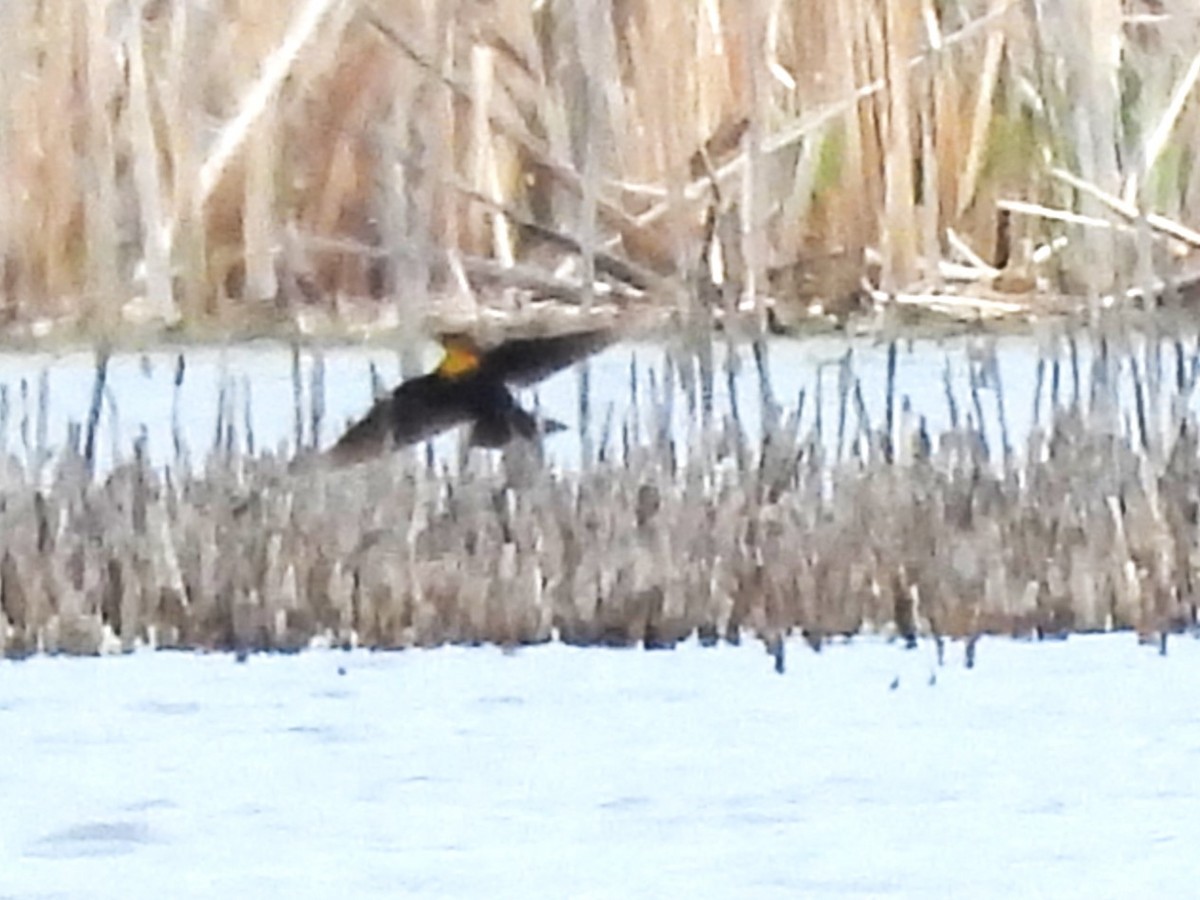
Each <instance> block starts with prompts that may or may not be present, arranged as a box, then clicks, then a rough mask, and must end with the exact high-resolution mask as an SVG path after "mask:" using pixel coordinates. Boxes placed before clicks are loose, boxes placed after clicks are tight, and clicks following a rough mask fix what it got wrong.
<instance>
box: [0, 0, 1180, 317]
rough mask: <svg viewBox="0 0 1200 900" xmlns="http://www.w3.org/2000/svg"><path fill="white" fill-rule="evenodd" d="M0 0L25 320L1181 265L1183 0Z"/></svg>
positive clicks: (1056, 290) (383, 313) (0, 84)
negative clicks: (197, 0) (452, 0)
mask: <svg viewBox="0 0 1200 900" xmlns="http://www.w3.org/2000/svg"><path fill="white" fill-rule="evenodd" d="M0 16H2V19H0V24H2V25H3V27H2V28H0V108H2V109H3V110H4V115H3V116H0V123H3V124H2V125H0V318H2V319H3V320H4V322H5V323H7V325H8V326H9V333H10V335H18V336H19V335H27V334H41V333H43V332H44V331H46V330H51V331H52V330H55V329H56V328H59V329H65V330H68V331H69V330H70V329H71V328H73V327H74V328H78V329H81V330H83V333H86V334H89V335H96V334H102V335H107V336H108V337H109V338H110V339H115V338H118V337H121V336H123V335H125V334H126V333H127V329H128V325H129V323H131V322H140V323H147V324H148V326H149V327H152V328H160V327H162V326H163V325H167V326H177V327H178V326H180V325H181V324H182V326H183V327H187V328H191V329H200V330H201V331H203V330H204V329H205V328H212V327H217V328H220V329H221V330H223V331H228V330H229V329H233V330H235V331H239V332H242V333H245V332H247V331H254V332H258V331H261V330H263V329H268V330H274V331H275V332H277V333H278V332H279V331H280V330H287V329H290V328H294V327H296V325H297V323H299V326H300V327H301V328H303V329H307V330H312V329H318V328H320V327H322V323H328V324H330V327H339V328H344V327H346V326H347V325H349V326H355V325H372V326H380V327H382V326H388V325H391V326H397V327H408V323H412V322H416V321H419V320H420V318H421V317H422V316H423V315H426V314H435V313H436V314H441V312H445V311H446V310H447V309H449V310H450V311H451V312H453V311H455V310H460V308H465V310H466V311H467V312H471V311H473V310H474V307H475V304H476V303H477V302H483V303H484V304H486V305H490V306H498V307H501V308H505V309H511V308H513V307H514V306H519V305H520V304H522V303H526V302H529V301H530V300H532V299H537V298H541V297H552V298H554V299H555V300H556V301H558V302H566V303H571V304H580V305H589V304H592V303H611V304H614V305H617V306H622V305H625V304H630V303H639V302H650V303H656V304H661V305H667V306H673V305H679V306H681V307H683V306H687V305H689V304H691V303H692V301H693V300H696V299H698V300H699V301H700V306H701V307H702V308H703V309H704V310H706V311H707V310H712V309H715V310H718V311H721V310H723V311H725V312H730V311H732V310H734V309H735V308H743V309H747V310H750V311H752V312H753V313H754V314H755V315H757V316H759V318H760V321H761V317H762V315H763V313H764V311H765V310H766V309H767V307H768V306H769V305H770V304H771V303H774V306H775V311H776V315H777V316H778V318H779V319H780V321H781V322H782V323H783V324H784V325H785V326H786V325H794V324H799V323H802V322H803V321H804V320H805V319H806V317H808V316H809V315H811V314H812V310H811V309H810V306H811V305H812V304H819V305H820V307H821V309H822V310H824V311H825V312H827V313H832V314H834V315H835V316H836V317H838V318H844V317H845V316H847V315H852V314H853V313H855V312H862V311H864V310H870V309H871V308H872V307H874V306H875V305H877V304H881V303H882V304H883V305H884V306H887V305H888V304H889V303H890V302H891V301H893V300H897V301H901V305H906V306H907V307H910V308H911V307H917V308H919V309H921V310H934V311H937V312H940V313H944V314H949V315H951V316H954V317H957V318H966V319H989V318H1004V317H1011V316H1027V315H1031V314H1033V315H1045V314H1047V312H1048V311H1049V312H1053V311H1059V310H1060V309H1061V308H1062V307H1064V306H1065V307H1066V308H1069V309H1076V308H1078V307H1079V306H1081V305H1088V304H1092V303H1095V302H1097V301H1104V300H1106V299H1107V300H1108V301H1109V302H1112V303H1117V304H1120V303H1121V302H1122V301H1124V300H1125V299H1126V298H1128V297H1130V296H1132V297H1133V298H1134V299H1135V300H1136V299H1137V298H1138V297H1139V296H1140V297H1141V298H1143V299H1145V298H1150V300H1151V301H1153V302H1158V301H1160V300H1162V299H1163V298H1167V299H1168V300H1170V299H1171V298H1173V297H1175V296H1177V291H1176V289H1175V285H1176V284H1177V283H1179V282H1181V283H1182V285H1183V288H1184V290H1183V291H1182V295H1183V298H1184V299H1185V300H1186V299H1189V296H1190V293H1191V289H1192V288H1193V287H1194V284H1195V279H1194V277H1193V276H1194V274H1195V271H1196V268H1195V266H1194V265H1193V264H1192V263H1193V260H1192V259H1191V257H1192V256H1194V252H1195V248H1196V247H1197V245H1198V243H1200V235H1197V233H1196V231H1195V230H1194V228H1192V227H1190V226H1192V225H1194V223H1195V220H1196V218H1197V212H1198V209H1197V206H1198V203H1200V199H1198V198H1200V178H1198V173H1200V167H1197V165H1196V163H1195V158H1194V157H1195V154H1194V152H1193V151H1192V149H1191V148H1193V147H1195V146H1196V145H1197V130H1198V129H1200V104H1198V103H1197V102H1196V81H1197V78H1198V77H1200V55H1197V49H1196V48H1197V47H1198V46H1200V15H1197V12H1196V9H1195V6H1194V4H1193V3H1191V2H1190V0H1154V2H1150V0H1145V2H1142V0H1096V2H1087V3H1083V2H1070V3H1059V4H1045V3H1025V2H1018V0H955V2H944V3H937V2H933V0H924V2H913V0H850V2H844V3H827V2H820V0H787V2H766V0H761V2H744V0H700V2H695V3H654V2H649V0H533V2H531V0H495V2H490V3H485V4H478V3H476V4H461V3H460V4H449V3H442V2H436V0H376V2H365V0H362V2H351V0H304V2H301V3H294V2H281V0H253V2H250V0H218V2H214V3H208V4H190V3H164V2H160V0H148V2H139V3H131V4H117V3H86V4H80V3H73V2H70V0H15V2H11V3H7V4H5V6H4V10H3V12H2V13H0ZM1130 292H1133V293H1132V294H1131V293H1130ZM1051 297H1053V298H1056V299H1055V301H1050V300H1049V299H1048V298H1051ZM1064 297H1065V298H1068V301H1067V302H1066V303H1063V302H1062V298H1064Z"/></svg>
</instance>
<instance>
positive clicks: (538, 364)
mask: <svg viewBox="0 0 1200 900" xmlns="http://www.w3.org/2000/svg"><path fill="white" fill-rule="evenodd" d="M615 338H616V334H615V333H614V331H613V330H612V329H608V328H599V329H595V330H592V331H577V332H575V333H573V334H560V335H556V336H554V337H534V338H516V339H514V340H511V341H505V342H504V343H503V344H501V345H500V346H498V347H495V348H493V349H492V350H489V351H487V353H485V354H484V356H483V361H482V368H483V369H484V371H485V372H486V373H487V375H488V377H490V378H496V379H498V380H500V381H506V382H508V383H510V384H517V385H522V384H533V383H534V382H535V381H541V380H542V379H543V378H548V377H549V376H550V375H553V374H554V373H555V372H557V371H558V370H559V369H565V368H566V367H567V366H569V365H571V363H574V362H578V361H579V360H581V359H583V358H584V357H586V356H591V355H592V354H593V353H596V352H597V351H599V350H603V349H604V348H605V347H607V346H608V345H609V344H611V343H612V342H613V340H614V339H615Z"/></svg>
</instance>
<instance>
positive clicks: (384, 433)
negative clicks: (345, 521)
mask: <svg viewBox="0 0 1200 900" xmlns="http://www.w3.org/2000/svg"><path fill="white" fill-rule="evenodd" d="M611 340H612V334H611V332H609V331H607V330H597V331H584V332H576V333H574V334H566V335H559V336H556V337H544V338H522V339H517V340H511V341H506V342H505V343H503V344H500V345H499V346H498V347H495V348H493V349H491V350H488V351H483V350H481V349H480V348H479V347H478V346H477V345H476V344H475V342H474V341H473V340H471V339H470V338H469V337H467V336H465V335H450V336H447V337H446V338H444V339H443V344H444V346H445V354H444V355H443V357H442V361H441V363H440V364H439V365H438V367H437V368H436V369H435V370H434V371H433V372H430V373H429V374H427V375H422V376H420V377H419V378H412V379H409V380H408V381H405V382H404V383H403V384H401V385H400V386H399V387H397V388H396V389H395V390H394V391H392V393H391V394H390V395H388V396H387V397H384V398H382V399H381V400H379V401H378V402H376V404H375V405H374V406H373V407H372V408H371V409H370V410H369V411H368V412H367V414H366V415H365V416H364V417H363V418H362V419H360V420H359V421H357V422H355V423H354V424H353V425H351V426H350V428H349V429H347V431H346V433H345V434H343V435H342V437H341V438H340V439H339V440H338V442H337V443H336V444H335V445H334V446H333V447H332V448H331V449H330V450H329V451H328V454H327V456H328V458H329V459H330V460H331V461H332V462H334V463H335V464H352V463H357V462H361V461H363V460H366V459H371V458H373V457H376V456H379V455H381V454H382V453H384V452H386V451H387V450H389V449H391V448H393V447H401V446H405V445H407V444H413V443H416V442H418V441H422V440H425V439H427V438H431V437H433V436H434V435H436V434H438V433H440V432H442V431H445V430H446V429H448V428H453V427H454V426H456V425H459V424H464V423H468V422H469V423H471V425H472V429H471V443H472V444H473V445H475V446H481V447H502V446H503V445H505V444H506V443H508V442H509V441H510V440H512V439H513V438H514V437H520V438H526V439H534V438H536V437H537V435H538V433H539V431H548V430H556V427H555V426H557V428H561V427H562V426H561V425H558V423H553V422H551V423H548V424H549V427H547V423H539V422H538V420H537V419H536V418H535V417H534V416H533V414H532V413H530V412H529V411H528V410H526V409H524V408H522V407H521V405H520V404H519V403H518V402H517V399H516V397H514V396H513V394H512V392H511V391H510V390H509V389H508V385H509V384H517V385H521V384H532V383H533V382H535V381H539V380H541V379H542V378H545V377H547V376H549V375H551V374H553V373H554V372H556V371H558V370H559V369H562V368H564V367H566V366H568V365H570V364H571V363H573V362H576V361H577V360H579V359H582V358H583V357H585V356H588V355H590V354H591V353H594V352H596V351H597V350H599V349H601V348H602V347H604V346H605V345H607V344H608V343H609V342H610V341H611Z"/></svg>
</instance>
